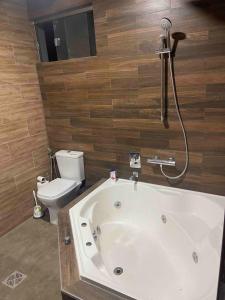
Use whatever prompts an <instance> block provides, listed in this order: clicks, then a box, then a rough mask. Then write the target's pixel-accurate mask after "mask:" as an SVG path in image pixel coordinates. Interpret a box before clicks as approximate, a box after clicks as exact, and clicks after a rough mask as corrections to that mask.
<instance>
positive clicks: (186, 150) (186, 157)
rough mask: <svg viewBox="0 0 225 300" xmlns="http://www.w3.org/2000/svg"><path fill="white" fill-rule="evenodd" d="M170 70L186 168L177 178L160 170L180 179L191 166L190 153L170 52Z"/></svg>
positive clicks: (161, 167)
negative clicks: (183, 145)
mask: <svg viewBox="0 0 225 300" xmlns="http://www.w3.org/2000/svg"><path fill="white" fill-rule="evenodd" d="M169 69H170V77H171V83H172V90H173V97H174V103H175V107H176V112H177V116H178V119H179V121H180V125H181V129H182V133H183V137H184V144H185V166H184V169H183V171H182V172H181V173H180V174H178V175H177V176H169V175H167V174H166V173H165V171H164V170H163V165H160V170H161V172H162V174H163V175H164V176H165V177H166V178H168V179H179V178H181V177H182V176H183V175H184V174H185V173H186V171H187V168H188V164H189V152H188V142H187V134H186V131H185V127H184V123H183V120H182V117H181V114H180V109H179V105H178V97H177V91H176V83H175V76H174V70H173V62H172V58H171V53H170V52H169Z"/></svg>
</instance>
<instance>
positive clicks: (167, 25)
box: [161, 18, 172, 32]
mask: <svg viewBox="0 0 225 300" xmlns="http://www.w3.org/2000/svg"><path fill="white" fill-rule="evenodd" d="M171 27H172V22H171V21H170V19H168V18H162V20H161V28H162V29H163V30H165V31H167V32H169V31H170V29H171Z"/></svg>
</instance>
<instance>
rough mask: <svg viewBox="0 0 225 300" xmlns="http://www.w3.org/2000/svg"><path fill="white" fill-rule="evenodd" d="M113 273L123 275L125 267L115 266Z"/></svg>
mask: <svg viewBox="0 0 225 300" xmlns="http://www.w3.org/2000/svg"><path fill="white" fill-rule="evenodd" d="M113 273H114V274H115V275H121V274H123V268H121V267H117V268H115V269H114V270H113Z"/></svg>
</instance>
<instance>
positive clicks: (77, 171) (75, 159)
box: [55, 150, 85, 182]
mask: <svg viewBox="0 0 225 300" xmlns="http://www.w3.org/2000/svg"><path fill="white" fill-rule="evenodd" d="M55 156H56V161H57V165H58V168H59V172H60V176H61V177H62V178H64V179H71V180H75V181H77V182H78V181H80V182H82V181H83V180H84V179H85V175H84V158H83V156H84V153H83V152H80V151H70V150H60V151H57V152H56V153H55Z"/></svg>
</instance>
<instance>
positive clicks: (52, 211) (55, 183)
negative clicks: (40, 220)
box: [37, 178, 81, 225]
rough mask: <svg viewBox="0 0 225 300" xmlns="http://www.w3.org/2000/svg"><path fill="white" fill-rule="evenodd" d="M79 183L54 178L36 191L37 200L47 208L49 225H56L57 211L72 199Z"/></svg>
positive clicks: (78, 187)
mask: <svg viewBox="0 0 225 300" xmlns="http://www.w3.org/2000/svg"><path fill="white" fill-rule="evenodd" d="M80 186H81V182H76V181H74V180H70V179H63V178H56V179H54V180H52V181H51V182H49V183H46V184H45V185H44V186H43V187H40V188H39V189H38V193H37V196H38V199H39V200H40V201H41V202H42V203H43V204H44V205H45V206H46V207H47V208H48V210H49V215H50V223H52V224H56V225H57V224H58V212H59V209H60V208H62V207H64V206H66V205H67V204H68V203H69V202H70V201H72V200H73V199H74V197H75V196H76V193H77V191H78V190H79V189H80Z"/></svg>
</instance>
